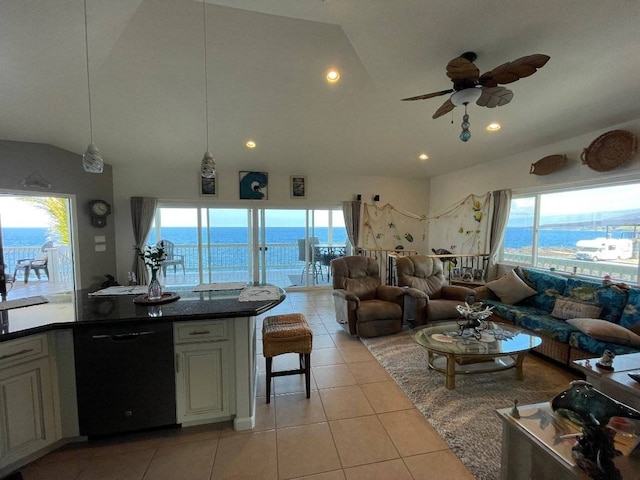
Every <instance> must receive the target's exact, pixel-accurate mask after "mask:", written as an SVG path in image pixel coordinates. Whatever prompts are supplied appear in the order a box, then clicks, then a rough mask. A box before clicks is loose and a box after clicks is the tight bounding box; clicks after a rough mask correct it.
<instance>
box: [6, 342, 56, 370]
mask: <svg viewBox="0 0 640 480" xmlns="http://www.w3.org/2000/svg"><path fill="white" fill-rule="evenodd" d="M48 353H49V348H48V345H47V335H46V334H42V335H33V336H30V337H25V338H20V339H17V340H11V341H8V342H3V343H0V367H3V366H5V365H14V364H16V363H20V362H23V361H28V360H33V359H35V358H40V357H44V356H46V355H48Z"/></svg>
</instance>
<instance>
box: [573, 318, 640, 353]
mask: <svg viewBox="0 0 640 480" xmlns="http://www.w3.org/2000/svg"><path fill="white" fill-rule="evenodd" d="M567 323H570V324H571V325H573V326H574V327H576V328H578V329H579V330H580V331H581V332H583V333H586V334H587V335H589V336H590V337H593V338H596V339H598V340H601V341H603V342H610V343H617V344H619V345H628V346H630V347H640V335H636V334H635V333H633V332H632V331H631V330H628V329H626V328H624V327H622V326H620V325H617V324H615V323H611V322H608V321H607V320H600V319H599V318H571V319H569V320H567Z"/></svg>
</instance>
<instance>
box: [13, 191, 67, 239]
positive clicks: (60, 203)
mask: <svg viewBox="0 0 640 480" xmlns="http://www.w3.org/2000/svg"><path fill="white" fill-rule="evenodd" d="M20 200H22V201H25V202H28V203H30V204H32V205H33V206H35V207H37V208H39V209H40V210H42V211H44V213H46V214H47V216H48V217H49V228H50V229H51V231H52V232H54V233H55V235H56V237H57V240H58V242H59V243H60V244H62V245H69V209H68V202H67V199H66V198H60V197H20Z"/></svg>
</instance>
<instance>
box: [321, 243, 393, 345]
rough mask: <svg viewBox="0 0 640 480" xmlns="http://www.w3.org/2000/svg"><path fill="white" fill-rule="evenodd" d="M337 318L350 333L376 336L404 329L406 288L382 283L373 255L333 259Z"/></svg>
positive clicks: (332, 271) (334, 297)
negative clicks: (369, 256)
mask: <svg viewBox="0 0 640 480" xmlns="http://www.w3.org/2000/svg"><path fill="white" fill-rule="evenodd" d="M331 274H332V275H333V289H334V290H333V300H334V305H335V309H336V321H337V322H338V323H339V324H340V325H342V326H343V327H344V328H345V330H346V331H347V332H349V333H350V334H351V335H358V336H359V337H377V336H381V335H390V334H393V333H398V332H400V331H401V330H402V317H403V306H404V292H405V289H404V288H400V287H395V286H390V285H382V282H381V280H380V272H379V268H378V264H377V263H376V262H375V260H373V259H372V258H368V257H361V256H348V257H341V258H336V259H333V260H332V261H331Z"/></svg>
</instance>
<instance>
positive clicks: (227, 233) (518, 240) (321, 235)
mask: <svg viewBox="0 0 640 480" xmlns="http://www.w3.org/2000/svg"><path fill="white" fill-rule="evenodd" d="M209 235H210V239H209V241H210V243H240V244H242V243H245V244H246V243H247V229H246V228H244V227H214V228H210V229H209ZM48 236H49V231H48V229H46V228H3V229H2V240H3V244H4V246H5V247H24V246H32V247H40V246H41V245H42V244H43V243H44V242H45V241H46V240H47V239H48ZM304 236H305V228H304V227H267V229H266V241H267V243H295V242H296V241H297V239H298V238H304ZM315 236H316V237H318V240H319V242H320V243H326V242H328V241H329V232H328V228H326V227H320V228H316V229H315ZM603 236H605V232H604V231H602V230H601V231H594V230H556V229H548V230H540V236H539V246H540V247H575V245H576V242H577V241H578V240H589V239H592V238H596V237H603ZM162 237H163V238H165V239H168V240H171V241H172V242H173V243H176V244H191V245H195V244H197V242H198V230H197V228H195V227H165V228H163V229H162ZM531 239H532V229H531V228H529V227H516V228H508V229H507V232H506V235H505V247H506V248H522V247H526V246H529V245H531ZM156 241H157V239H156V238H155V231H152V232H151V234H150V236H149V240H148V243H155V242H156ZM332 241H333V243H336V244H343V243H345V242H346V232H345V231H344V230H343V229H334V230H333V238H332Z"/></svg>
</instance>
